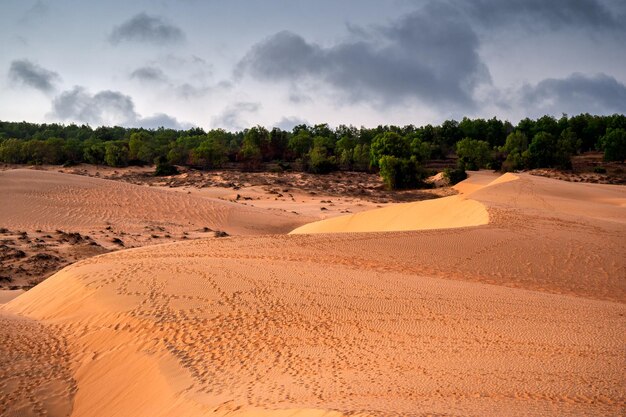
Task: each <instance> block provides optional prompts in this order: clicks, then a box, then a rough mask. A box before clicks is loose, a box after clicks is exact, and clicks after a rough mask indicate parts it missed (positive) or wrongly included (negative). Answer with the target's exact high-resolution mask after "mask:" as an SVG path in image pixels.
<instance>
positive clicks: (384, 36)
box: [236, 2, 489, 108]
mask: <svg viewBox="0 0 626 417" xmlns="http://www.w3.org/2000/svg"><path fill="white" fill-rule="evenodd" d="M351 32H352V34H353V35H354V34H355V33H358V32H359V31H356V30H354V29H353V30H351ZM360 32H363V33H361V34H360V35H358V36H357V38H356V39H355V40H352V41H346V42H341V43H337V44H335V45H334V46H330V47H323V46H320V45H317V44H315V43H312V42H309V41H307V40H306V39H304V38H303V37H302V36H299V35H297V34H295V33H292V32H287V31H285V32H279V33H277V34H275V35H274V36H272V37H270V38H268V39H266V40H264V41H262V42H260V43H258V44H256V45H254V46H253V47H252V48H251V49H250V51H249V52H248V53H247V54H246V56H245V57H244V58H243V59H242V60H241V61H240V63H239V64H238V67H237V70H236V75H237V76H243V75H245V74H250V75H252V76H253V77H255V78H257V79H260V80H264V81H288V82H292V83H295V82H297V81H300V80H305V79H306V80H318V81H323V82H325V83H327V84H329V85H331V86H332V87H333V88H334V89H336V90H337V91H340V92H342V93H343V94H344V95H345V96H346V97H347V98H348V99H349V100H351V101H361V100H374V101H377V102H380V103H382V104H387V105H389V104H399V103H401V102H402V101H404V99H418V100H420V101H422V102H425V103H428V104H434V105H438V106H453V107H461V108H471V107H472V106H473V100H472V93H473V90H474V88H475V87H476V86H477V85H478V84H479V83H481V82H489V73H488V71H487V69H486V66H485V65H484V64H483V63H482V61H481V59H480V57H479V55H478V52H477V51H478V47H479V41H478V38H477V36H476V34H475V33H474V31H473V30H472V28H471V27H470V26H469V24H468V23H467V22H466V20H465V18H464V16H463V15H461V14H460V13H458V12H457V11H456V9H455V8H453V7H451V6H450V5H449V4H444V3H434V2H432V3H429V4H427V5H426V6H424V7H422V8H421V9H419V10H418V11H416V12H414V13H411V14H409V15H407V16H405V17H403V18H401V19H399V20H398V21H396V22H394V24H392V25H389V26H384V27H377V28H368V29H361V30H360ZM364 32H366V33H364ZM355 36H356V35H355Z"/></svg>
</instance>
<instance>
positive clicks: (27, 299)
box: [0, 173, 626, 417]
mask: <svg viewBox="0 0 626 417" xmlns="http://www.w3.org/2000/svg"><path fill="white" fill-rule="evenodd" d="M458 189H459V190H460V192H461V193H462V194H461V195H460V196H458V197H457V198H455V199H451V200H449V202H450V204H451V205H453V206H459V210H461V211H462V207H463V206H465V205H467V207H469V208H470V211H473V210H474V211H476V212H480V213H482V214H481V215H480V216H479V215H476V214H472V215H471V216H469V217H472V218H474V219H475V221H473V222H472V223H471V224H463V223H462V222H460V223H458V224H455V227H451V228H447V229H438V230H433V229H432V228H430V227H429V225H428V224H427V223H428V222H427V220H426V219H425V218H421V219H420V221H419V222H418V223H416V225H415V227H417V228H419V229H422V230H416V231H400V232H384V233H383V232H371V233H331V234H320V233H317V234H298V235H274V236H235V237H227V238H223V239H206V240H194V241H188V242H179V243H171V244H163V245H157V246H148V247H142V248H135V249H129V250H122V251H118V252H114V253H110V254H105V255H100V256H96V257H92V258H89V259H86V260H83V261H80V262H78V263H75V264H73V265H71V266H69V267H67V268H65V269H63V270H62V271H61V272H59V273H57V274H55V275H54V276H52V277H51V278H50V279H48V280H46V281H44V282H43V283H42V284H40V285H38V286H36V287H35V288H33V289H32V290H29V291H28V292H26V293H25V294H22V295H20V296H19V297H17V298H15V299H13V300H12V301H10V302H9V303H7V304H5V305H4V306H3V307H0V311H2V314H3V315H2V316H0V321H2V322H3V323H2V326H0V329H1V330H0V337H1V338H2V340H1V341H2V343H1V344H0V346H1V348H2V349H3V352H2V354H3V356H4V357H3V359H2V360H3V362H2V363H0V415H3V416H4V415H8V416H40V415H55V416H65V415H72V416H75V417H77V416H81V417H82V416H89V417H91V416H146V417H148V416H150V417H158V416H213V415H215V416H285V417H286V416H306V417H312V416H342V415H346V416H347V415H351V416H354V415H358V416H400V415H402V416H422V415H459V416H467V415H480V416H483V415H494V416H502V415H507V416H516V415H537V416H539V415H565V416H567V415H614V416H618V415H623V414H624V411H625V406H626V379H625V376H624V367H625V365H626V350H625V349H624V347H625V346H626V337H625V336H624V335H625V334H626V278H625V277H626V260H625V257H624V253H626V213H625V210H626V208H625V207H624V204H625V203H626V193H625V191H624V188H623V187H619V186H609V185H594V184H575V183H565V182H560V181H556V180H552V179H546V178H540V177H533V176H530V175H519V176H513V175H507V176H504V177H501V178H495V177H493V176H490V175H488V174H483V173H476V174H475V175H473V176H472V178H470V180H469V181H467V182H466V183H463V184H461V185H459V186H458ZM69 198H70V199H71V198H72V197H71V196H69ZM427 203H431V204H432V202H425V203H422V204H424V205H423V206H421V205H419V204H415V205H413V206H411V207H410V209H409V208H406V209H405V208H403V209H399V210H397V211H390V210H389V209H388V208H383V209H380V210H378V211H374V212H372V213H378V217H380V218H378V219H376V217H377V216H375V215H373V214H370V216H374V217H370V220H371V221H372V223H374V222H375V221H376V222H379V223H378V224H383V225H384V224H387V223H388V221H387V220H388V219H385V216H388V215H389V216H390V217H394V216H395V218H396V220H394V221H396V222H397V221H399V220H397V219H399V218H405V219H406V221H413V219H412V218H411V215H410V213H411V212H413V215H414V217H415V216H417V217H420V216H421V217H425V216H426V215H428V216H432V217H431V218H432V221H433V222H441V220H437V219H436V217H437V215H438V213H439V212H440V211H441V212H442V215H444V214H443V208H441V210H433V209H432V207H430V208H428V204H427ZM407 207H408V206H407ZM424 207H426V208H424ZM479 208H480V209H479ZM483 210H484V211H485V212H486V214H487V218H486V219H485V217H484V215H485V213H484V212H483ZM390 213H391V215H390ZM448 216H449V221H450V222H453V221H456V220H455V219H454V216H452V215H450V214H448ZM181 217H182V216H181ZM355 217H356V216H355ZM476 219H478V220H476ZM367 223H368V222H363V224H364V225H365V226H367ZM473 224H479V225H477V226H475V225H473ZM224 226H228V224H227V223H226V222H225V223H224ZM339 226H341V225H339ZM439 226H441V225H439ZM443 226H445V225H443ZM458 226H464V227H458ZM364 229H366V230H370V231H371V230H376V227H366V228H364ZM428 229H431V230H428ZM325 231H326V232H328V231H331V230H325ZM333 231H338V232H342V231H343V232H345V230H342V229H341V227H337V228H336V230H333ZM44 410H45V411H46V412H47V414H46V413H44Z"/></svg>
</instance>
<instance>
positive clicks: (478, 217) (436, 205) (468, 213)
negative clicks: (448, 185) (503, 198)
mask: <svg viewBox="0 0 626 417" xmlns="http://www.w3.org/2000/svg"><path fill="white" fill-rule="evenodd" d="M488 222H489V214H488V213H487V210H486V209H485V206H484V205H482V204H481V203H479V202H477V201H474V200H469V199H466V198H464V197H462V196H456V195H454V196H450V197H444V198H438V199H435V200H426V201H416V202H414V203H404V204H394V205H392V206H389V207H385V208H381V209H377V210H370V211H364V212H362V213H356V214H352V215H349V216H341V217H334V218H332V219H327V220H322V221H319V222H314V223H309V224H306V225H304V226H301V227H299V228H297V229H295V230H293V231H292V232H291V234H303V233H306V234H309V233H348V232H399V231H408V230H429V229H451V228H457V227H469V226H479V225H482V224H487V223H488Z"/></svg>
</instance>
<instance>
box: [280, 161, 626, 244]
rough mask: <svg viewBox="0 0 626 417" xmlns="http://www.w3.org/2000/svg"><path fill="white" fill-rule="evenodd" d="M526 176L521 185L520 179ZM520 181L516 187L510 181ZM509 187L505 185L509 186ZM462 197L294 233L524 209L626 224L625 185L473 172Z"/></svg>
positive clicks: (370, 228) (450, 223)
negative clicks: (580, 182)
mask: <svg viewBox="0 0 626 417" xmlns="http://www.w3.org/2000/svg"><path fill="white" fill-rule="evenodd" d="M520 178H523V180H521V181H517V180H519V179H520ZM513 181H517V182H515V183H514V184H510V182H513ZM504 184H506V185H504ZM455 188H456V189H457V190H458V191H459V192H460V195H458V196H450V197H445V198H440V199H437V200H427V201H416V202H414V203H406V204H395V205H392V206H390V207H385V208H382V209H378V210H370V211H366V212H362V213H356V214H351V215H346V216H340V217H335V218H332V219H327V220H321V221H317V222H313V223H309V224H306V225H304V226H300V227H298V228H296V229H295V230H293V231H292V232H291V233H292V234H303V233H306V234H311V233H346V232H389V231H406V230H429V229H449V228H459V227H470V226H479V225H484V224H487V223H489V213H496V212H498V211H499V210H502V209H506V210H509V211H510V210H516V211H524V213H525V214H526V215H529V214H533V213H540V214H541V215H546V214H548V213H555V214H556V215H559V216H564V215H565V216H577V217H581V218H593V219H601V220H607V221H612V222H618V223H626V215H625V213H624V210H623V208H624V206H625V205H626V192H625V191H624V188H623V187H621V186H614V185H600V184H576V183H564V182H560V181H554V180H550V179H547V178H540V177H531V176H529V175H524V174H519V175H514V174H505V175H502V176H494V174H491V173H482V172H479V173H473V175H472V177H470V178H469V179H468V180H466V181H463V182H461V183H459V184H457V185H456V186H455Z"/></svg>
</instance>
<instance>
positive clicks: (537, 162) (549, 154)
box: [527, 132, 556, 168]
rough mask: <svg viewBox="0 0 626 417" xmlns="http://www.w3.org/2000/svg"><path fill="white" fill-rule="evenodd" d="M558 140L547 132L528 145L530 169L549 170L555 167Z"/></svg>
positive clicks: (540, 134)
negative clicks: (548, 168)
mask: <svg viewBox="0 0 626 417" xmlns="http://www.w3.org/2000/svg"><path fill="white" fill-rule="evenodd" d="M555 155H556V138H555V137H554V136H553V135H552V134H550V133H547V132H539V133H537V134H536V135H535V136H534V137H533V140H532V142H531V143H530V145H528V151H527V158H528V166H529V167H530V168H547V167H552V166H554V165H555V159H556V158H555Z"/></svg>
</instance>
